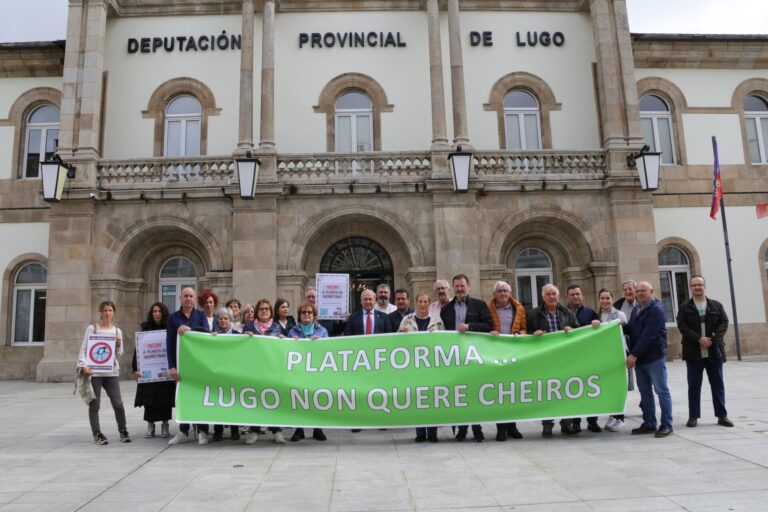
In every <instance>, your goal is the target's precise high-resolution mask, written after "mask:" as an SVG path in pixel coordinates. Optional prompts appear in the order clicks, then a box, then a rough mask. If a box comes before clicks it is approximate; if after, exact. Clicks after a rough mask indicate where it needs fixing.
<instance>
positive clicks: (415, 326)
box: [399, 293, 445, 443]
mask: <svg viewBox="0 0 768 512" xmlns="http://www.w3.org/2000/svg"><path fill="white" fill-rule="evenodd" d="M444 330H445V326H444V325H443V320H442V318H440V314H439V313H438V314H436V315H430V314H429V295H428V294H426V293H420V294H419V295H418V296H417V297H416V311H414V312H413V313H411V314H410V315H406V316H405V317H403V321H402V322H400V329H399V331H400V332H425V331H429V332H433V331H444ZM427 440H429V442H430V443H436V442H437V441H438V439H437V427H418V428H417V429H416V439H414V441H415V442H417V443H423V442H424V441H427Z"/></svg>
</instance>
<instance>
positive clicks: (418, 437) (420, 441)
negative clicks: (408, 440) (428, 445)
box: [413, 434, 427, 443]
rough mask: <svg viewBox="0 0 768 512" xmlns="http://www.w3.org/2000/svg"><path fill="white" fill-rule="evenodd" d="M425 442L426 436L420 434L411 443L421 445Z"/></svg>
mask: <svg viewBox="0 0 768 512" xmlns="http://www.w3.org/2000/svg"><path fill="white" fill-rule="evenodd" d="M426 440H427V436H425V435H422V434H420V435H418V436H416V439H414V440H413V442H414V443H423V442H424V441H426Z"/></svg>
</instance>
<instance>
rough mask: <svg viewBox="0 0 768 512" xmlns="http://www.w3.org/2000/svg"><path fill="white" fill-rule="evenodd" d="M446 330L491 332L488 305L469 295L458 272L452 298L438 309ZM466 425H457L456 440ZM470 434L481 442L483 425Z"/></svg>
mask: <svg viewBox="0 0 768 512" xmlns="http://www.w3.org/2000/svg"><path fill="white" fill-rule="evenodd" d="M440 317H441V318H442V319H443V324H445V330H446V331H459V332H467V331H471V332H491V329H492V328H493V327H492V326H493V319H492V318H491V312H490V310H489V309H488V305H487V304H486V303H485V302H484V301H482V300H480V299H473V298H471V297H470V296H469V278H468V277H467V276H465V275H464V274H458V275H456V276H455V277H454V278H453V300H451V302H449V303H448V304H446V305H445V306H443V308H442V309H441V310H440ZM467 430H468V427H467V425H461V426H459V431H458V433H457V434H456V441H458V442H460V443H461V442H463V441H464V440H465V439H466V438H467ZM472 436H473V437H474V438H475V441H477V442H478V443H481V442H482V441H483V440H484V439H485V436H484V435H483V427H481V426H480V425H472Z"/></svg>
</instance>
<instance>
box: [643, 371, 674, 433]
mask: <svg viewBox="0 0 768 512" xmlns="http://www.w3.org/2000/svg"><path fill="white" fill-rule="evenodd" d="M635 373H636V374H637V389H638V390H639V391H640V409H642V411H643V423H644V424H645V425H646V426H648V427H653V428H656V402H655V401H654V399H653V392H654V391H656V394H657V395H658V396H659V406H660V407H661V426H663V427H667V428H670V429H671V428H672V396H671V395H670V394H669V387H667V363H666V361H664V358H663V357H662V358H661V359H657V360H656V361H653V362H650V363H646V364H638V365H636V366H635Z"/></svg>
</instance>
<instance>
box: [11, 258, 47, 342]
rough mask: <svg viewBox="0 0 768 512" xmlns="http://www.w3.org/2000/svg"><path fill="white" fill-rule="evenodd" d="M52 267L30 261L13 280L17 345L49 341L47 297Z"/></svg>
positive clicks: (14, 327) (14, 330) (14, 332)
mask: <svg viewBox="0 0 768 512" xmlns="http://www.w3.org/2000/svg"><path fill="white" fill-rule="evenodd" d="M47 283H48V270H47V269H46V268H45V267H44V266H43V265H41V264H40V263H29V264H27V265H25V266H24V267H22V268H21V270H19V271H18V273H17V274H16V279H15V280H14V283H13V337H12V338H11V339H12V340H13V344H14V345H15V344H28V343H42V342H43V341H45V300H46V294H47V289H48V288H47V286H48V285H47Z"/></svg>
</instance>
